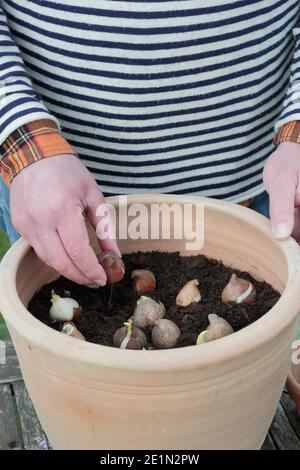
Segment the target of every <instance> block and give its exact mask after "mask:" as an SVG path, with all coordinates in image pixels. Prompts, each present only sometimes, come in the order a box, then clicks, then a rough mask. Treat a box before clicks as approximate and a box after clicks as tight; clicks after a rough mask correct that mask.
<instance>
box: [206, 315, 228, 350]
mask: <svg viewBox="0 0 300 470" xmlns="http://www.w3.org/2000/svg"><path fill="white" fill-rule="evenodd" d="M208 321H209V325H208V327H207V329H206V333H205V343H207V342H209V341H214V340H215V339H219V338H223V336H227V335H231V333H233V332H234V331H233V329H232V327H231V325H230V324H229V323H228V322H227V321H226V320H224V318H221V317H219V316H218V315H215V314H214V313H211V314H210V315H208Z"/></svg>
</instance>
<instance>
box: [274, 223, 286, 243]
mask: <svg viewBox="0 0 300 470" xmlns="http://www.w3.org/2000/svg"><path fill="white" fill-rule="evenodd" d="M272 233H273V235H274V237H275V238H277V240H285V239H286V238H289V236H290V233H289V230H288V226H287V225H286V224H275V225H273V226H272Z"/></svg>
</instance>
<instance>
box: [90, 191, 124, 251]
mask: <svg viewBox="0 0 300 470" xmlns="http://www.w3.org/2000/svg"><path fill="white" fill-rule="evenodd" d="M86 202H87V209H86V214H87V216H88V219H89V221H90V222H91V224H92V226H93V227H94V229H95V230H96V233H97V237H98V240H99V244H100V247H101V249H102V250H103V251H114V252H116V253H118V254H121V252H120V249H119V247H118V244H117V241H116V230H115V226H114V222H113V220H112V217H111V214H110V212H109V210H108V205H107V204H106V203H105V199H104V197H103V194H102V193H101V191H100V190H99V189H98V188H97V186H95V188H93V189H92V190H91V191H90V192H89V195H88V198H87V200H86Z"/></svg>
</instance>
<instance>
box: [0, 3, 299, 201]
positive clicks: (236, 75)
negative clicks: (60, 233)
mask: <svg viewBox="0 0 300 470" xmlns="http://www.w3.org/2000/svg"><path fill="white" fill-rule="evenodd" d="M299 11H300V2H299V0H234V1H230V0H208V1H200V0H181V1H177V0H156V1H148V0H132V1H124V0H117V1H116V0H114V1H112V0H85V1H80V0H62V1H54V0H51V1H50V0H49V1H48V0H0V80H1V82H0V97H1V101H0V109H1V116H0V143H4V142H7V139H9V138H10V136H11V135H13V134H14V132H15V131H16V130H17V129H19V128H21V127H22V126H24V125H26V124H28V123H34V122H35V121H38V120H45V119H46V120H47V121H48V122H50V124H51V123H56V124H57V125H58V126H60V132H61V135H62V136H63V137H64V138H65V139H67V141H68V142H69V143H70V144H71V145H72V147H73V148H74V149H75V151H76V152H77V154H78V155H79V157H80V158H81V159H82V161H83V163H84V164H85V165H86V166H87V167H88V168H89V170H90V171H91V172H92V173H93V175H94V176H95V178H96V180H97V181H98V182H99V184H101V187H102V190H103V191H104V193H105V194H107V195H110V194H126V193H133V192H162V193H176V194H197V195H199V194H201V195H206V196H211V197H215V198H222V199H227V200H232V201H236V202H239V201H242V200H244V199H246V198H250V197H253V196H255V195H257V194H259V193H261V192H262V191H263V184H262V170H263V166H264V162H265V160H266V158H267V157H268V155H269V154H270V153H271V152H272V139H273V137H274V128H275V129H279V128H281V127H282V126H283V125H284V124H286V123H289V122H291V121H298V120H300V102H299V99H300V95H299V97H298V96H297V95H298V94H299V93H300V85H299V83H300V82H299V80H300V48H299V47H298V40H299V34H300V28H299V26H300V23H298V17H299ZM51 127H52V129H51ZM54 127H55V126H54ZM48 130H49V132H50V133H53V124H52V126H50V127H49V129H48ZM60 139H61V141H63V139H62V138H61V137H60ZM25 140H26V138H25ZM45 142H46V140H45ZM45 145H46V144H45ZM58 147H59V145H58ZM6 148H7V147H6ZM62 148H63V145H62Z"/></svg>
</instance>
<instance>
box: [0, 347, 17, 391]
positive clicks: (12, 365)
mask: <svg viewBox="0 0 300 470" xmlns="http://www.w3.org/2000/svg"><path fill="white" fill-rule="evenodd" d="M5 344H6V348H5V364H2V363H0V384H3V383H12V382H16V381H18V380H21V379H22V373H21V369H20V366H19V361H18V358H17V355H16V352H15V349H14V347H13V344H12V342H11V341H7V342H6V343H5Z"/></svg>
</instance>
